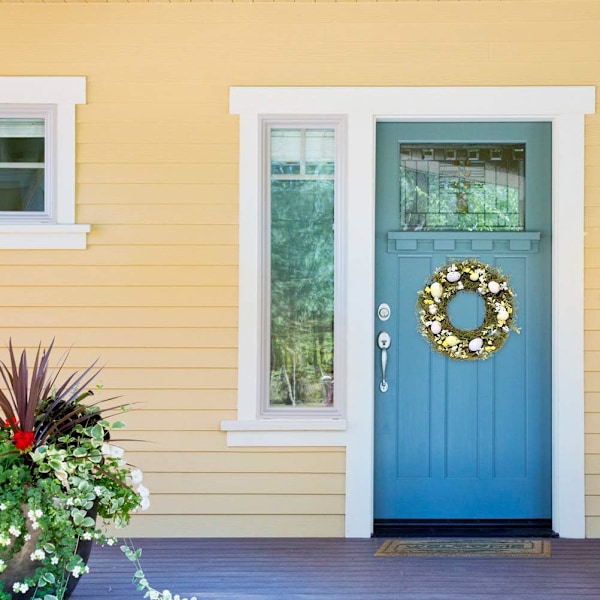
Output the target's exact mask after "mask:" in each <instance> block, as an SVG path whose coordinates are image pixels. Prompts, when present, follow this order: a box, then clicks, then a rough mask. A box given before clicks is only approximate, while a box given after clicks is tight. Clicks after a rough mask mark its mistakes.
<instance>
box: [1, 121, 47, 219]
mask: <svg viewBox="0 0 600 600" xmlns="http://www.w3.org/2000/svg"><path fill="white" fill-rule="evenodd" d="M45 138H46V128H45V120H44V119H42V118H39V119H38V118H27V119H23V118H16V119H6V118H0V217H6V216H9V217H14V216H40V215H42V214H43V213H45V212H47V208H46V202H45Z"/></svg>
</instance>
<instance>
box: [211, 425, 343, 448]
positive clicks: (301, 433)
mask: <svg viewBox="0 0 600 600" xmlns="http://www.w3.org/2000/svg"><path fill="white" fill-rule="evenodd" d="M347 426H348V424H347V421H346V420H345V419H265V420H260V421H258V420H257V421H222V422H221V430H222V431H226V432H227V445H228V446H345V445H346V429H347Z"/></svg>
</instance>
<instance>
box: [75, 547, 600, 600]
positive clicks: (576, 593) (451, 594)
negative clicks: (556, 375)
mask: <svg viewBox="0 0 600 600" xmlns="http://www.w3.org/2000/svg"><path fill="white" fill-rule="evenodd" d="M382 542H383V539H368V540H364V539H360V540H358V539H323V538H318V539H313V538H311V539H306V538H302V539H287V538H276V539H273V538H260V539H258V538H257V539H245V538H242V539H232V538H227V539H225V538H218V539H211V538H184V539H174V538H169V539H156V538H152V539H139V540H134V543H135V545H136V546H139V547H141V548H142V549H143V554H142V566H143V568H144V570H145V572H146V575H147V577H148V579H149V580H150V582H151V583H152V584H153V585H154V587H156V588H158V589H163V588H168V589H170V590H171V591H172V592H173V593H179V594H181V595H182V596H184V597H185V596H187V597H191V596H196V598H197V599H198V600H233V599H235V600H282V599H285V600H288V599H289V600H317V599H325V598H327V600H359V599H361V600H363V599H364V600H391V599H402V600H464V599H465V598H471V599H477V600H501V599H502V600H521V599H522V600H541V599H544V600H552V599H556V600H571V599H589V600H591V599H595V600H597V599H598V598H600V568H599V565H600V539H594V540H566V539H553V540H552V556H551V557H550V558H507V557H485V558H474V557H467V558H465V557H443V558H438V557H375V556H374V554H375V551H376V550H377V548H378V547H379V546H380V545H381V543H382ZM89 566H90V573H89V574H88V575H86V576H85V577H84V578H83V579H82V580H81V581H80V583H79V585H78V587H77V589H76V590H75V593H74V594H73V595H72V597H71V598H72V600H91V599H103V598H110V599H111V600H135V599H137V598H142V597H143V593H141V592H137V591H136V590H135V588H134V586H133V585H132V584H131V577H132V575H133V572H134V568H133V565H132V563H130V562H129V561H128V560H127V559H126V558H125V557H124V556H123V555H122V553H121V551H120V550H119V549H118V547H112V548H111V547H96V548H94V550H93V551H92V555H91V558H90V563H89Z"/></svg>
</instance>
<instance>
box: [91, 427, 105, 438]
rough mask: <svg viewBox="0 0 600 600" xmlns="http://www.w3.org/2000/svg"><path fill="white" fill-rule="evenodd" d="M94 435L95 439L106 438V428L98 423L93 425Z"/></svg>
mask: <svg viewBox="0 0 600 600" xmlns="http://www.w3.org/2000/svg"><path fill="white" fill-rule="evenodd" d="M92 437H93V438H94V439H95V440H104V429H103V427H102V426H100V425H98V424H96V425H94V426H93V427H92Z"/></svg>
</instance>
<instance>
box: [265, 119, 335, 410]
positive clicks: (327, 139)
mask: <svg viewBox="0 0 600 600" xmlns="http://www.w3.org/2000/svg"><path fill="white" fill-rule="evenodd" d="M268 142H269V158H270V160H269V170H270V185H269V196H270V213H269V215H270V361H269V362H270V379H269V406H268V408H269V409H278V408H281V409H284V410H285V409H293V408H294V407H304V408H309V409H314V408H322V407H332V406H333V405H334V280H335V276H334V256H335V234H334V209H335V200H336V198H335V196H336V130H335V129H334V128H327V127H319V128H298V127H296V128H292V127H290V128H283V127H270V128H269V129H268Z"/></svg>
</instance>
